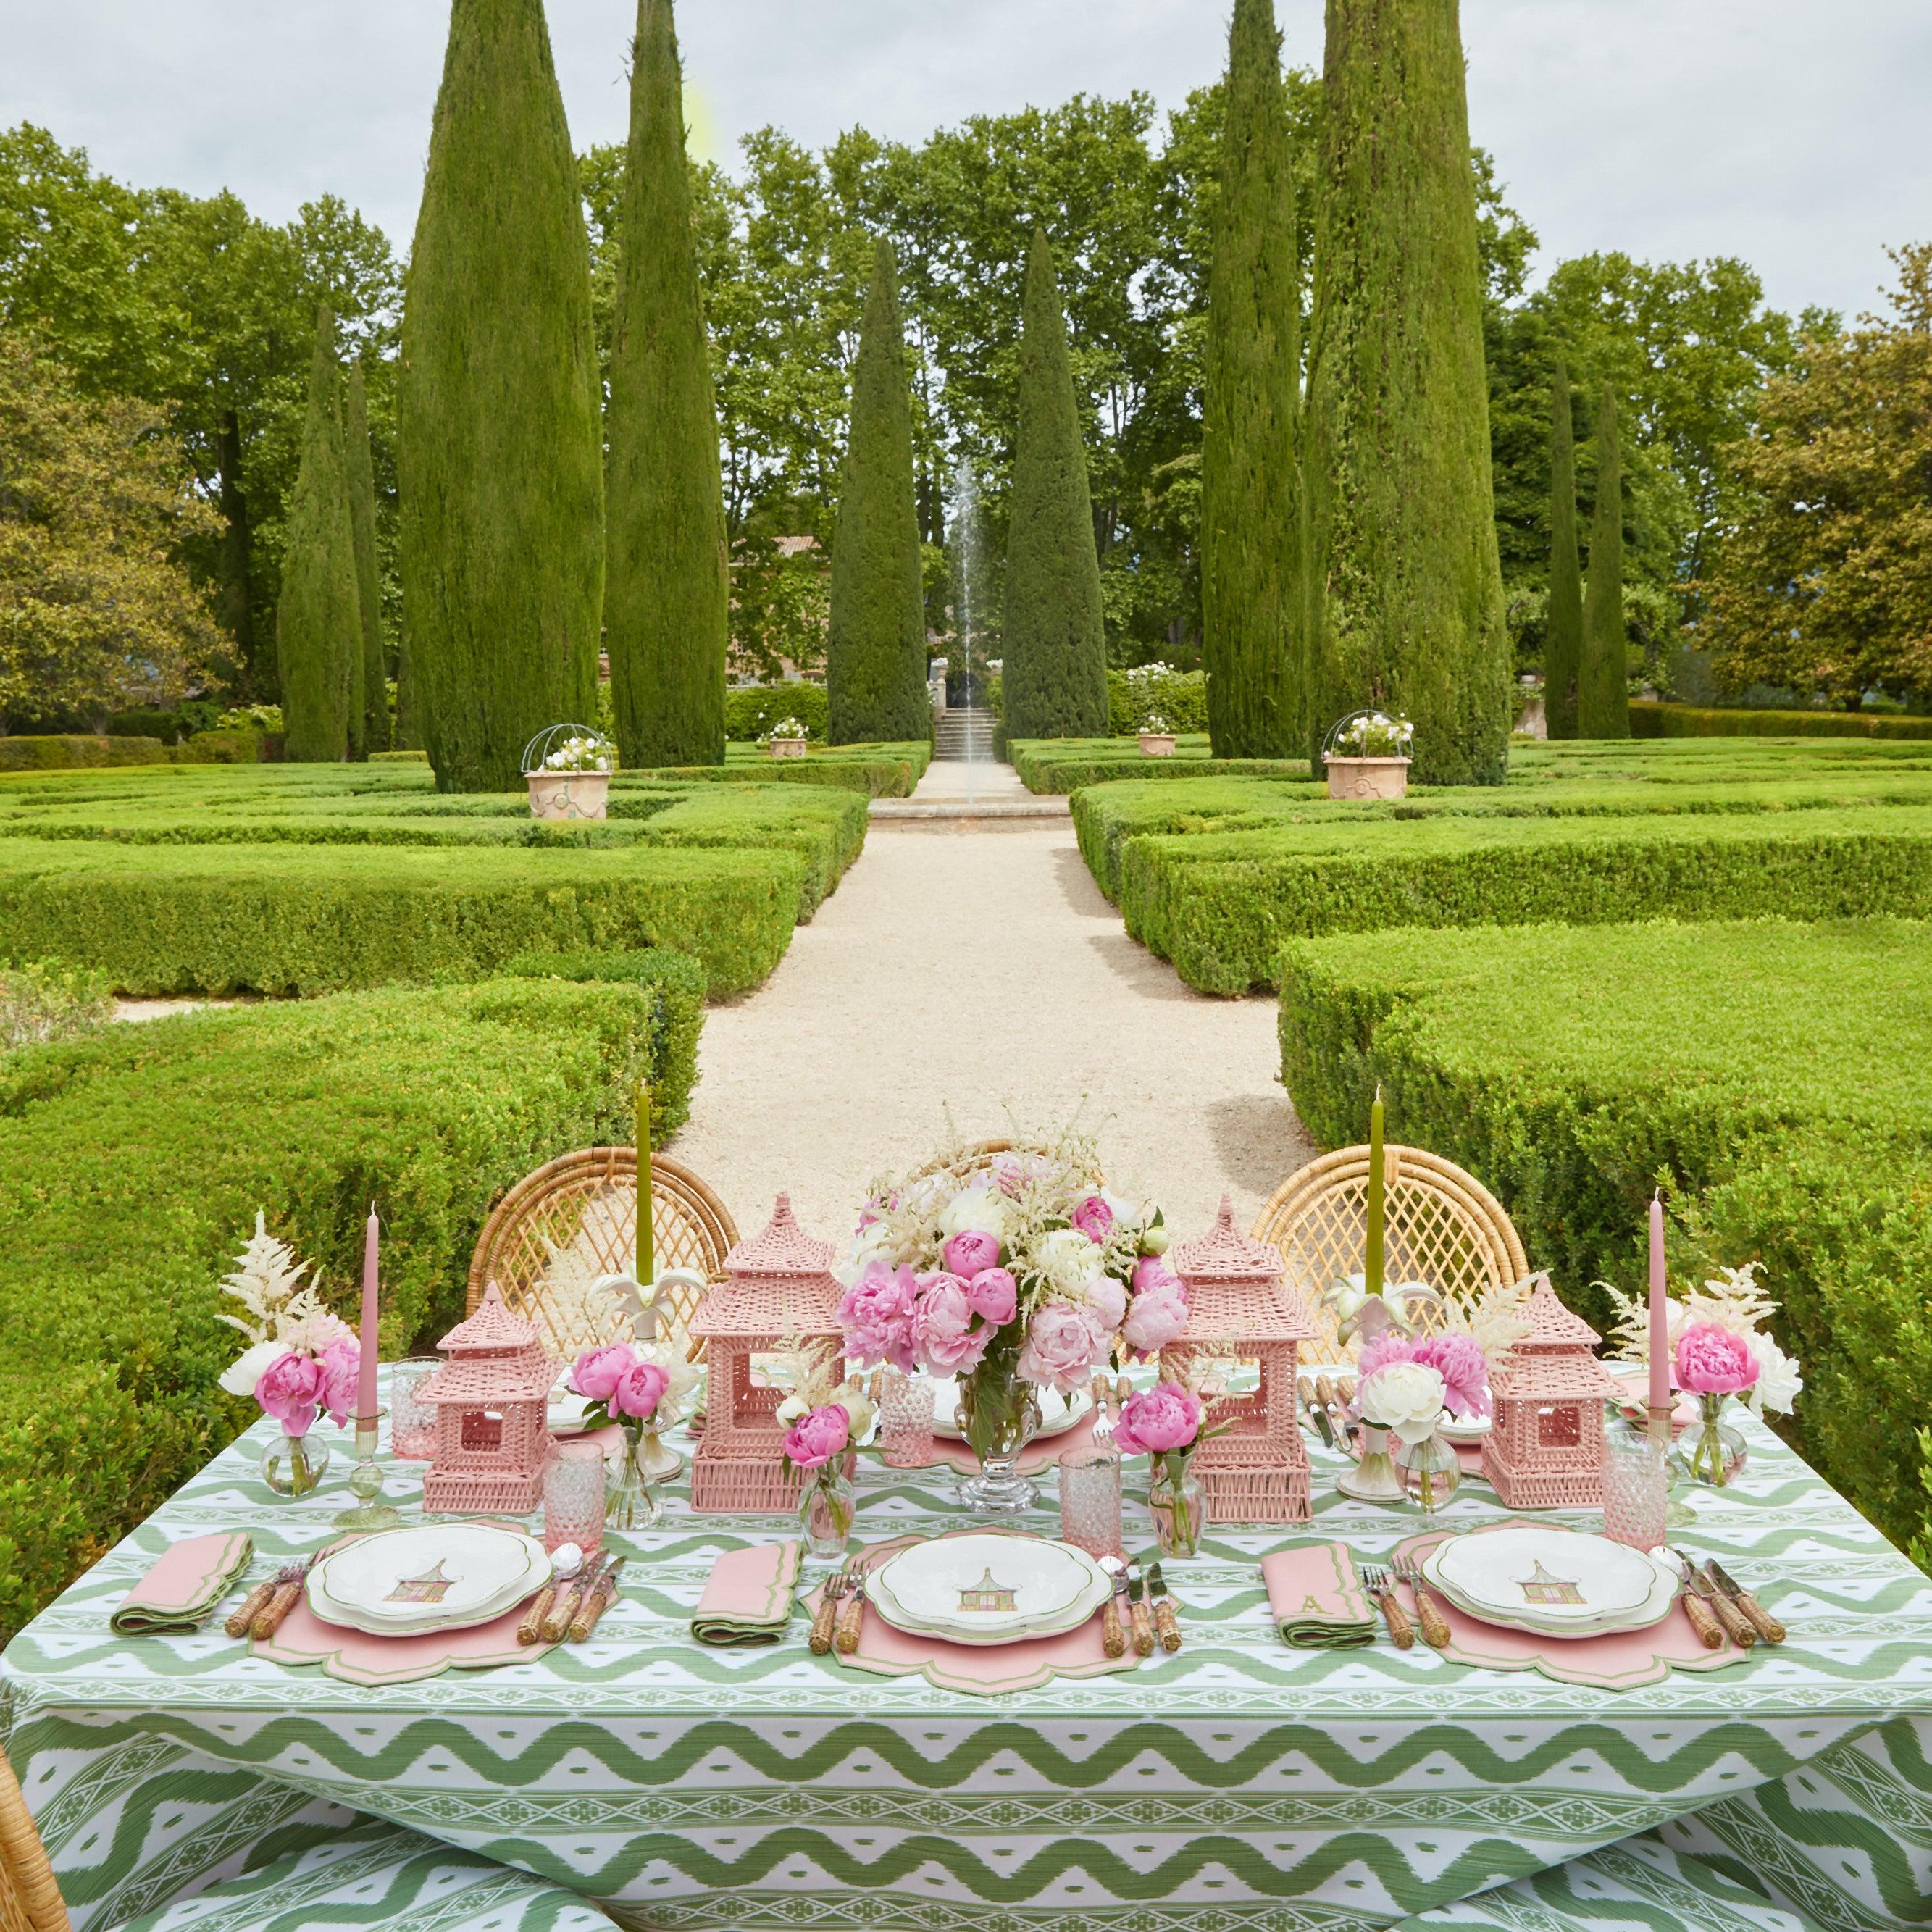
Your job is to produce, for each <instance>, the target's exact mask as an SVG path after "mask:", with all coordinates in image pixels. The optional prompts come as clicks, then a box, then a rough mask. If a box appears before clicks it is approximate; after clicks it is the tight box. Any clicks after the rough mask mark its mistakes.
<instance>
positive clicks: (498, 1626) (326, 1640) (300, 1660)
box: [248, 1601, 555, 1684]
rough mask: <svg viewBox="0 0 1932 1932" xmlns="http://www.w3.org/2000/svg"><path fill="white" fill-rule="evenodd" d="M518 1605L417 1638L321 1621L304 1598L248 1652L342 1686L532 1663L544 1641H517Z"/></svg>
mask: <svg viewBox="0 0 1932 1932" xmlns="http://www.w3.org/2000/svg"><path fill="white" fill-rule="evenodd" d="M523 1610H524V1605H523V1604H518V1605H517V1607H516V1608H515V1609H514V1610H505V1612H504V1613H503V1614H502V1616H500V1617H498V1618H496V1619H494V1620H493V1622H490V1623H487V1624H473V1625H471V1626H470V1628H469V1629H468V1630H460V1631H429V1632H428V1633H427V1634H425V1635H424V1636H422V1637H371V1636H370V1635H369V1634H368V1633H367V1632H365V1631H353V1630H347V1629H345V1628H344V1627H343V1626H342V1625H340V1624H326V1623H324V1622H323V1621H322V1619H320V1617H318V1616H317V1615H316V1614H315V1613H314V1611H313V1610H311V1609H310V1608H309V1607H308V1604H307V1602H306V1601H304V1602H302V1603H299V1604H296V1607H295V1608H294V1609H293V1610H291V1611H290V1613H288V1615H287V1616H286V1617H285V1618H284V1619H283V1620H282V1627H281V1629H280V1630H278V1631H276V1633H275V1635H274V1636H273V1637H269V1638H267V1639H266V1640H257V1639H251V1640H250V1643H249V1646H248V1648H249V1649H250V1652H251V1653H252V1654H253V1655H255V1656H257V1657H269V1658H274V1660H275V1662H276V1663H278V1664H291V1665H303V1664H320V1666H321V1667H322V1673H323V1676H325V1677H335V1678H339V1679H341V1681H342V1682H344V1683H345V1684H413V1683H415V1682H416V1681H417V1680H418V1679H420V1678H424V1677H440V1676H442V1674H443V1672H445V1671H446V1670H495V1669H496V1667H498V1666H499V1665H501V1664H532V1663H534V1662H535V1661H536V1660H537V1658H540V1657H541V1656H542V1655H544V1653H545V1652H547V1651H549V1650H551V1649H554V1648H555V1646H553V1645H551V1644H547V1643H518V1642H517V1625H518V1624H519V1623H520V1622H522V1621H523Z"/></svg>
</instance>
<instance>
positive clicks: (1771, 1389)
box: [1744, 1334, 1805, 1417]
mask: <svg viewBox="0 0 1932 1932" xmlns="http://www.w3.org/2000/svg"><path fill="white" fill-rule="evenodd" d="M1745 1340H1746V1341H1747V1342H1748V1343H1750V1345H1751V1353H1752V1354H1753V1355H1755V1356H1756V1357H1757V1382H1756V1383H1755V1384H1754V1385H1753V1386H1752V1387H1751V1388H1749V1389H1748V1390H1746V1391H1745V1398H1744V1399H1745V1402H1746V1403H1748V1404H1749V1405H1750V1406H1751V1410H1752V1412H1754V1414H1755V1415H1758V1416H1760V1417H1762V1416H1763V1415H1764V1413H1765V1412H1766V1410H1767V1409H1771V1410H1775V1412H1777V1413H1778V1415H1790V1413H1791V1405H1792V1404H1793V1403H1794V1402H1796V1400H1798V1397H1799V1391H1801V1390H1802V1388H1804V1386H1805V1378H1804V1377H1803V1376H1802V1375H1800V1374H1799V1373H1798V1364H1797V1363H1796V1362H1795V1361H1793V1359H1792V1358H1791V1357H1790V1356H1789V1355H1787V1354H1786V1353H1785V1352H1784V1350H1783V1349H1781V1348H1780V1347H1779V1346H1778V1344H1777V1343H1775V1342H1774V1341H1773V1340H1772V1339H1771V1337H1769V1335H1758V1334H1751V1335H1747V1336H1746V1337H1745Z"/></svg>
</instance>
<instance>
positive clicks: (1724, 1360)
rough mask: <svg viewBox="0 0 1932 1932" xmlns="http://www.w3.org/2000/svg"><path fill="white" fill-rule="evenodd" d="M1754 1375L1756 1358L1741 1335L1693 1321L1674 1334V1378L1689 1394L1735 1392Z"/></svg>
mask: <svg viewBox="0 0 1932 1932" xmlns="http://www.w3.org/2000/svg"><path fill="white" fill-rule="evenodd" d="M1757 1378H1758V1362H1757V1356H1756V1355H1753V1354H1752V1352H1751V1344H1750V1343H1748V1342H1747V1341H1746V1340H1745V1338H1744V1337H1742V1335H1734V1334H1732V1332H1731V1331H1730V1329H1728V1328H1719V1327H1718V1325H1717V1323H1716V1322H1692V1323H1691V1325H1690V1327H1689V1328H1687V1329H1685V1331H1684V1332H1683V1334H1681V1335H1680V1336H1679V1337H1678V1338H1677V1379H1678V1381H1679V1383H1681V1384H1682V1385H1683V1387H1685V1388H1687V1389H1688V1390H1689V1391H1691V1394H1693V1395H1736V1394H1739V1393H1741V1392H1742V1391H1744V1390H1745V1389H1748V1388H1750V1387H1751V1385H1752V1384H1753V1383H1754V1382H1756V1381H1757Z"/></svg>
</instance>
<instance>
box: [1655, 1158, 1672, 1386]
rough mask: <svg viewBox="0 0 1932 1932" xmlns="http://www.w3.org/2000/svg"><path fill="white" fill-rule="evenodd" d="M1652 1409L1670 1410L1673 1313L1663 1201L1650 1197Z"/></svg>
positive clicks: (1657, 1197)
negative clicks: (1668, 1294) (1666, 1283)
mask: <svg viewBox="0 0 1932 1932" xmlns="http://www.w3.org/2000/svg"><path fill="white" fill-rule="evenodd" d="M1650 1406H1651V1407H1652V1409H1668V1408H1669V1407H1670V1307H1669V1304H1668V1302H1667V1298H1666V1297H1665V1295H1664V1199H1663V1196H1661V1195H1658V1194H1653V1195H1652V1196H1651V1197H1650Z"/></svg>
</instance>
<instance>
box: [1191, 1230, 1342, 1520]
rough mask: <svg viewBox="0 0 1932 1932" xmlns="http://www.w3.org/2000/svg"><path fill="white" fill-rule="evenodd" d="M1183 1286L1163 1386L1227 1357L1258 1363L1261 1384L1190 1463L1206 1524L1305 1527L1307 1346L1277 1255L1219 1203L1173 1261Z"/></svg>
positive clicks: (1220, 1411)
mask: <svg viewBox="0 0 1932 1932" xmlns="http://www.w3.org/2000/svg"><path fill="white" fill-rule="evenodd" d="M1171 1259H1172V1262H1173V1265H1174V1270H1175V1273H1176V1274H1178V1275H1179V1276H1180V1277H1181V1280H1182V1281H1183V1283H1185V1284H1186V1286H1187V1327H1186V1328H1184V1329H1183V1330H1182V1331H1181V1335H1180V1337H1179V1338H1178V1340H1175V1341H1172V1342H1170V1343H1169V1344H1168V1345H1167V1346H1166V1348H1165V1349H1162V1351H1161V1352H1160V1370H1161V1374H1162V1376H1163V1379H1165V1378H1166V1377H1168V1376H1178V1375H1181V1374H1184V1373H1186V1372H1187V1370H1188V1368H1189V1367H1190V1365H1191V1364H1193V1361H1195V1360H1196V1358H1197V1357H1199V1356H1202V1355H1207V1356H1217V1357H1226V1356H1229V1355H1232V1356H1234V1357H1235V1358H1238V1359H1239V1360H1241V1361H1254V1362H1256V1363H1257V1364H1259V1367H1260V1370H1261V1381H1260V1385H1259V1387H1258V1388H1256V1389H1254V1390H1253V1391H1252V1392H1251V1393H1250V1394H1245V1395H1237V1396H1230V1397H1224V1398H1223V1400H1221V1401H1220V1402H1219V1403H1217V1404H1216V1405H1215V1409H1214V1421H1215V1423H1216V1424H1223V1423H1225V1424H1227V1425H1228V1426H1227V1427H1226V1429H1225V1430H1223V1432H1222V1433H1220V1435H1218V1436H1214V1437H1211V1439H1209V1440H1208V1441H1207V1442H1204V1443H1202V1445H1201V1447H1200V1448H1198V1449H1197V1450H1196V1451H1195V1452H1194V1455H1193V1460H1192V1461H1191V1463H1190V1469H1192V1470H1193V1474H1194V1475H1195V1476H1196V1478H1197V1479H1198V1480H1199V1482H1200V1484H1201V1493H1202V1499H1203V1500H1204V1501H1205V1503H1206V1505H1207V1510H1208V1521H1209V1522H1211V1523H1305V1522H1307V1520H1308V1518H1309V1517H1310V1514H1311V1513H1312V1507H1311V1505H1310V1498H1309V1483H1308V1448H1307V1445H1306V1444H1305V1443H1304V1442H1303V1440H1302V1438H1301V1423H1300V1421H1299V1419H1298V1417H1297V1415H1296V1414H1295V1364H1296V1358H1297V1355H1298V1352H1299V1350H1300V1348H1301V1344H1302V1343H1304V1342H1312V1341H1313V1340H1315V1337H1316V1328H1315V1325H1314V1323H1313V1322H1312V1321H1310V1319H1309V1316H1308V1310H1307V1308H1306V1307H1304V1306H1303V1304H1302V1300H1301V1296H1300V1295H1298V1293H1297V1292H1295V1289H1292V1288H1291V1287H1290V1286H1289V1285H1288V1283H1286V1281H1285V1280H1283V1278H1282V1259H1281V1253H1280V1250H1279V1249H1277V1248H1274V1247H1270V1246H1269V1245H1268V1243H1267V1242H1265V1241H1253V1240H1251V1239H1250V1238H1249V1237H1248V1236H1247V1235H1244V1234H1243V1233H1242V1232H1241V1230H1240V1229H1238V1228H1237V1227H1236V1226H1235V1204H1234V1203H1233V1202H1232V1201H1230V1200H1229V1199H1228V1198H1227V1197H1226V1196H1225V1195H1224V1196H1223V1197H1222V1200H1221V1213H1220V1218H1219V1220H1217V1221H1216V1223H1215V1224H1214V1231H1213V1232H1211V1233H1210V1234H1207V1235H1203V1236H1202V1237H1201V1238H1200V1239H1199V1240H1198V1241H1184V1242H1182V1243H1181V1244H1180V1246H1179V1247H1177V1248H1176V1249H1175V1250H1174V1253H1173V1255H1172V1257H1171Z"/></svg>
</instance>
